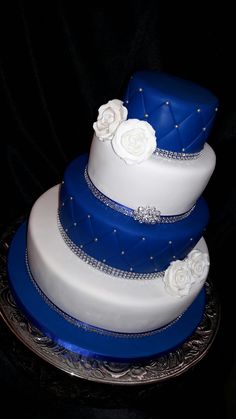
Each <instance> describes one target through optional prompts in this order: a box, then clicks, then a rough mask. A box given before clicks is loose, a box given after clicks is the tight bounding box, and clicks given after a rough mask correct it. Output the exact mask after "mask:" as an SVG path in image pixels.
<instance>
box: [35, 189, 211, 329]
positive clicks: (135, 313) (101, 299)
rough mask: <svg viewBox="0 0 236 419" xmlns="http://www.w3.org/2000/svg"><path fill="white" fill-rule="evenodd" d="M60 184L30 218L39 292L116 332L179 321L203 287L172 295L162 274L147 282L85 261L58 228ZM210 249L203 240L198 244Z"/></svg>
mask: <svg viewBox="0 0 236 419" xmlns="http://www.w3.org/2000/svg"><path fill="white" fill-rule="evenodd" d="M58 194H59V186H55V187H53V188H52V189H50V190H49V191H47V192H46V193H44V194H43V195H42V196H41V197H40V198H39V199H38V200H37V201H36V203H35V205H34V207H33V209H32V211H31V214H30V219H29V224H28V235H27V250H28V265H29V271H30V273H31V275H32V277H33V279H34V282H35V284H36V285H37V286H38V287H39V289H40V290H41V292H42V293H43V294H44V295H45V296H46V297H47V298H48V300H49V301H50V302H51V303H53V304H54V305H55V306H56V307H57V308H58V309H60V310H61V311H62V312H63V313H66V314H67V315H69V316H71V317H72V318H74V319H76V320H78V321H80V322H83V323H86V324H87V325H91V326H93V327H94V326H95V327H97V328H101V329H105V330H107V331H112V332H115V333H144V332H150V331H153V330H156V329H159V328H162V327H166V326H167V325H169V324H170V323H172V322H175V321H176V319H178V318H179V316H181V315H182V313H183V312H185V310H186V309H187V308H188V307H189V306H190V305H191V303H192V302H193V301H194V299H195V298H196V297H197V295H198V294H199V292H200V290H201V288H202V287H203V283H204V281H203V282H201V283H195V284H193V286H192V287H191V289H190V292H189V294H188V295H185V296H183V297H179V296H173V295H170V294H168V292H167V291H166V288H165V285H164V282H163V279H162V278H161V277H158V278H155V279H147V280H137V279H126V278H119V277H113V276H110V275H108V274H106V273H104V272H101V271H99V270H97V269H95V268H93V267H92V266H90V265H88V264H86V263H85V262H84V261H82V260H81V259H80V258H79V257H78V256H77V255H75V254H74V253H73V252H72V251H71V250H70V248H69V247H68V246H67V245H66V243H65V242H64V240H63V238H62V236H61V234H60V232H59V228H58V222H57V207H58ZM196 247H197V248H200V250H202V251H204V252H208V251H207V247H206V243H205V241H204V239H201V240H200V242H199V243H198V244H197V246H196Z"/></svg>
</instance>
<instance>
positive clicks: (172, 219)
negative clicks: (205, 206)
mask: <svg viewBox="0 0 236 419" xmlns="http://www.w3.org/2000/svg"><path fill="white" fill-rule="evenodd" d="M84 177H85V180H86V182H87V185H88V187H89V189H90V191H91V192H92V194H93V195H94V196H95V197H96V198H97V199H99V201H101V202H102V203H103V204H104V205H106V206H107V207H109V208H111V209H113V210H115V211H118V212H120V213H122V214H124V215H127V216H129V217H132V218H133V219H134V220H136V221H138V222H140V223H146V224H156V223H161V224H162V223H164V224H165V223H167V224H169V223H176V222H177V221H181V220H183V219H184V218H186V217H188V216H189V214H191V212H192V211H193V210H194V208H195V205H194V206H193V207H192V208H190V210H188V211H187V212H185V213H183V214H179V215H160V212H159V211H158V210H157V209H156V208H155V207H141V206H140V207H138V208H137V210H133V209H131V208H128V207H125V206H124V205H121V204H118V203H117V202H115V201H113V200H112V199H110V198H108V197H107V196H106V195H104V194H103V193H102V192H100V191H99V190H98V189H97V188H96V186H95V185H94V184H93V183H92V181H91V179H90V178H89V174H88V167H87V166H86V168H85V171H84Z"/></svg>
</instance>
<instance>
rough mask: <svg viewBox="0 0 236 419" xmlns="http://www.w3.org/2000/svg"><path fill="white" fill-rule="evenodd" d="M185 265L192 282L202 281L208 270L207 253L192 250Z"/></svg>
mask: <svg viewBox="0 0 236 419" xmlns="http://www.w3.org/2000/svg"><path fill="white" fill-rule="evenodd" d="M187 264H188V267H189V269H190V272H191V274H192V281H193V282H196V281H199V282H201V281H203V280H204V279H205V278H206V276H207V272H208V269H209V265H210V261H209V257H208V255H207V253H203V252H200V250H197V249H194V250H192V251H191V252H190V253H189V255H188V258H187Z"/></svg>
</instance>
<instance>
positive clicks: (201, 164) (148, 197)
mask: <svg viewBox="0 0 236 419" xmlns="http://www.w3.org/2000/svg"><path fill="white" fill-rule="evenodd" d="M215 161H216V158H215V153H214V151H213V150H212V148H211V147H210V145H209V144H205V146H204V149H203V151H202V152H201V154H200V155H199V157H198V158H197V159H193V160H187V161H185V160H184V161H179V160H174V159H167V158H164V157H161V156H157V155H152V156H151V157H150V158H149V159H148V160H146V161H144V162H142V164H140V165H128V164H126V163H125V162H124V161H123V160H122V159H120V158H119V157H118V156H117V155H116V154H115V153H114V150H113V148H112V144H111V143H110V142H107V141H106V142H102V141H99V140H98V139H97V137H96V136H94V138H93V141H92V145H91V149H90V156H89V163H88V174H89V177H90V179H91V181H92V182H93V184H94V185H95V186H96V188H97V189H99V190H100V191H101V192H102V193H103V194H104V195H106V196H107V197H108V198H110V199H112V200H113V201H116V202H118V203H119V204H122V205H125V206H126V207H129V208H132V209H137V208H138V207H139V206H143V207H146V206H150V207H155V208H156V209H157V210H159V211H160V212H161V215H177V214H182V213H185V212H187V211H188V210H189V209H190V208H192V206H193V205H194V204H195V202H196V200H197V199H198V198H199V197H200V195H201V194H202V192H203V190H204V189H205V187H206V185H207V183H208V181H209V179H210V177H211V175H212V173H213V170H214V168H215Z"/></svg>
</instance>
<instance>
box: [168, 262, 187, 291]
mask: <svg viewBox="0 0 236 419" xmlns="http://www.w3.org/2000/svg"><path fill="white" fill-rule="evenodd" d="M163 281H164V284H165V289H166V291H167V292H168V293H169V294H171V295H173V296H177V297H183V296H185V295H188V294H189V291H190V288H191V285H192V278H191V271H190V269H189V267H188V265H187V263H185V261H181V260H176V261H174V262H171V264H170V266H169V268H167V270H166V271H165V275H164V278H163Z"/></svg>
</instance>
